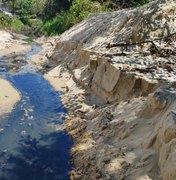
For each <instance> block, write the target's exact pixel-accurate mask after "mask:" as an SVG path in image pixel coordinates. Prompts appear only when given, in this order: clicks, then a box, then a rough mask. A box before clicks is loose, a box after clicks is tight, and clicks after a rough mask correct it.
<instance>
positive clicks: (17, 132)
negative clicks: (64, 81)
mask: <svg viewBox="0 0 176 180" xmlns="http://www.w3.org/2000/svg"><path fill="white" fill-rule="evenodd" d="M31 54H32V53H31ZM4 76H5V77H6V79H8V80H9V81H10V82H11V83H12V84H13V85H14V86H15V87H16V88H17V89H18V90H19V91H20V93H21V96H22V98H21V101H20V102H19V103H17V105H16V106H15V108H14V110H13V111H12V112H11V113H10V114H8V115H6V116H4V117H1V118H0V180H69V171H70V170H71V167H72V165H71V156H70V148H71V146H72V139H71V137H70V136H68V135H67V133H66V132H65V130H63V122H64V119H65V115H66V113H67V112H66V109H65V108H64V106H63V105H62V103H61V101H60V98H59V95H60V93H59V92H56V91H54V90H53V88H52V87H51V85H50V84H49V83H48V82H47V81H46V80H45V79H44V78H43V76H42V75H41V74H40V73H38V72H33V73H29V72H22V73H16V74H13V75H11V74H10V73H8V72H6V73H5V75H4Z"/></svg>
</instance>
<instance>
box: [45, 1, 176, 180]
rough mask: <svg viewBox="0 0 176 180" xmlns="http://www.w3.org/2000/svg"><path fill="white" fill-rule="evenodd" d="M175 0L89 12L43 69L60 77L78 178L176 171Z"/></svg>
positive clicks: (170, 177) (161, 175)
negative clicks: (48, 69)
mask: <svg viewBox="0 0 176 180" xmlns="http://www.w3.org/2000/svg"><path fill="white" fill-rule="evenodd" d="M175 29H176V2H175V1H174V0H169V1H166V0H158V1H154V2H152V3H150V4H148V5H145V6H143V7H139V8H135V9H125V10H121V11H117V12H113V13H102V14H98V15H92V16H90V17H89V18H88V19H86V20H85V21H83V22H81V23H79V24H78V25H76V26H74V27H72V28H71V29H70V30H68V31H66V32H65V33H64V34H62V35H61V36H60V37H59V38H58V39H57V42H56V47H55V49H54V50H53V51H52V52H51V53H50V54H48V56H49V57H50V58H49V59H50V61H49V62H48V63H49V64H50V65H52V66H53V67H55V68H54V69H52V70H51V71H50V72H48V73H47V74H46V78H47V79H48V80H50V81H51V83H52V84H53V85H54V86H57V84H59V83H60V82H62V87H61V88H62V89H65V94H64V95H63V97H62V99H63V102H64V103H65V105H66V107H68V109H69V110H70V111H69V116H68V118H67V123H66V128H67V130H68V132H69V133H70V134H71V135H72V136H73V138H74V147H73V149H72V154H73V161H74V166H75V169H74V171H73V173H72V175H71V177H72V178H74V179H81V180H82V179H130V180H131V179H132V180H136V179H155V180H158V179H164V180H174V179H175V177H176V166H175V165H174V164H175V158H176V152H175V142H176V124H175V121H176V115H175V113H176V112H175V111H176V63H175V61H176V59H175V58H176V53H175V48H176V32H175Z"/></svg>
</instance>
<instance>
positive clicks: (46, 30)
mask: <svg viewBox="0 0 176 180" xmlns="http://www.w3.org/2000/svg"><path fill="white" fill-rule="evenodd" d="M2 1H3V3H5V4H6V5H7V6H8V7H9V8H10V9H11V10H12V12H13V13H14V17H13V18H11V17H8V16H7V15H5V14H3V13H0V28H1V29H2V28H10V29H12V30H14V31H17V32H20V31H22V32H23V33H25V34H28V35H29V34H30V35H35V36H38V35H41V34H45V35H47V36H51V35H56V34H60V33H62V32H64V31H65V30H67V29H69V28H70V27H71V26H73V25H74V24H76V23H78V22H80V21H82V20H83V19H85V18H86V17H87V16H88V15H90V14H92V13H100V12H107V11H112V10H117V9H122V8H127V7H133V6H139V5H143V4H146V3H148V2H150V1H151V0H2Z"/></svg>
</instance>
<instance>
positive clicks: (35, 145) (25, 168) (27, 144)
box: [1, 131, 72, 180]
mask: <svg viewBox="0 0 176 180" xmlns="http://www.w3.org/2000/svg"><path fill="white" fill-rule="evenodd" d="M71 145H72V139H71V137H70V136H68V135H67V133H66V132H65V131H60V132H54V133H50V134H49V135H43V136H42V137H41V138H40V139H39V140H37V139H36V138H32V137H31V136H27V137H25V138H24V137H23V138H22V139H21V140H20V142H19V147H18V149H17V152H18V153H17V155H10V156H9V158H8V160H7V161H8V162H7V163H8V168H7V169H5V170H4V171H5V174H6V175H7V176H6V175H5V176H4V177H1V180H12V179H13V180H69V171H70V170H71V166H72V165H71V163H70V159H71V157H70V147H71Z"/></svg>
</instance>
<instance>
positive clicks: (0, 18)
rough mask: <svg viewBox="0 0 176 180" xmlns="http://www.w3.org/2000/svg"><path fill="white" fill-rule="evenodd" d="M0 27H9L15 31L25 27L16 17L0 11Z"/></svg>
mask: <svg viewBox="0 0 176 180" xmlns="http://www.w3.org/2000/svg"><path fill="white" fill-rule="evenodd" d="M0 29H10V30H13V31H15V32H21V31H22V30H23V29H25V25H24V24H23V23H22V22H21V21H20V20H19V19H18V18H12V17H9V16H8V15H5V14H4V13H0Z"/></svg>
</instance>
